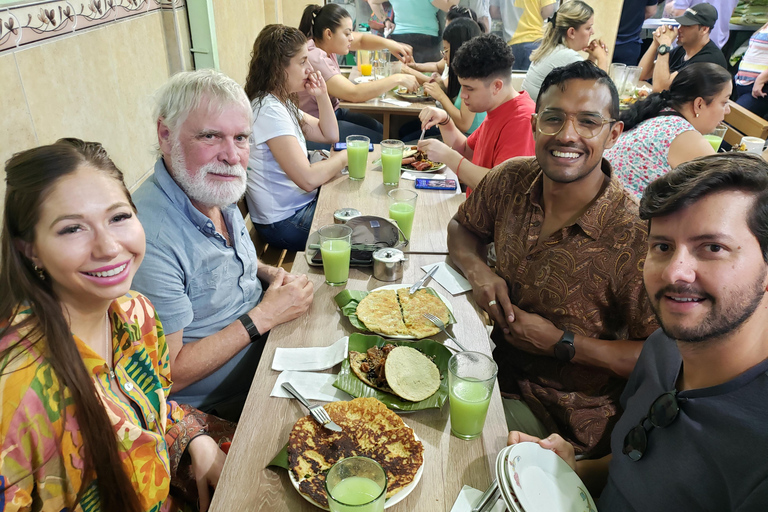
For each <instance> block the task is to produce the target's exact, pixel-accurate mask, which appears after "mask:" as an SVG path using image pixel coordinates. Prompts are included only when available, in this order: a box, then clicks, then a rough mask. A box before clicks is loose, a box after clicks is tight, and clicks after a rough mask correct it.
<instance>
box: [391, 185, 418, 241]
mask: <svg viewBox="0 0 768 512" xmlns="http://www.w3.org/2000/svg"><path fill="white" fill-rule="evenodd" d="M387 195H388V196H389V218H390V219H393V220H395V221H397V225H398V227H399V228H400V231H402V232H403V236H405V238H406V239H407V240H410V239H411V229H412V228H413V214H414V212H415V211H416V199H417V198H418V197H419V194H417V193H416V192H414V191H413V190H410V189H407V188H396V189H393V190H390V191H389V192H388V193H387Z"/></svg>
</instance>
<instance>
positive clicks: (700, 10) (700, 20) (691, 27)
mask: <svg viewBox="0 0 768 512" xmlns="http://www.w3.org/2000/svg"><path fill="white" fill-rule="evenodd" d="M675 21H676V22H677V23H679V24H680V27H679V28H677V27H673V26H669V25H662V26H660V27H659V28H657V29H656V31H655V32H654V33H653V43H651V46H650V47H649V48H648V51H646V52H645V55H643V58H642V59H641V60H640V66H641V67H642V68H643V74H642V76H641V79H642V80H648V79H650V78H653V91H654V92H661V91H663V90H665V89H669V84H671V83H672V80H673V79H674V78H675V76H676V75H677V72H678V71H680V70H681V69H682V68H684V67H685V66H687V65H689V64H693V63H694V62H712V63H714V64H719V65H720V66H723V67H724V68H726V69H727V68H728V65H727V63H726V61H725V56H724V55H723V52H721V51H720V49H719V48H718V47H717V46H716V45H715V43H713V42H712V41H710V39H709V34H710V32H711V31H712V27H713V26H714V25H715V22H716V21H717V9H715V8H714V7H713V6H711V5H710V4H708V3H700V4H696V5H694V6H693V7H689V8H688V9H686V10H685V13H683V15H682V16H678V17H677V18H675ZM675 38H677V43H678V45H679V46H678V47H677V48H675V49H674V50H673V49H672V48H671V45H672V43H673V42H674V40H675Z"/></svg>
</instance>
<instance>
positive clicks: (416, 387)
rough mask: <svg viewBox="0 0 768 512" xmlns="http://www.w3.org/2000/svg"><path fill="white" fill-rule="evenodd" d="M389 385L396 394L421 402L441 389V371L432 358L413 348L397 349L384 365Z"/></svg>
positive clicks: (402, 347)
mask: <svg viewBox="0 0 768 512" xmlns="http://www.w3.org/2000/svg"><path fill="white" fill-rule="evenodd" d="M384 373H385V375H386V377H387V384H388V385H389V387H391V388H392V391H394V393H395V394H396V395H397V396H399V397H401V398H404V399H406V400H410V401H411V402H420V401H422V400H426V399H427V398H429V397H431V396H432V395H434V394H435V393H436V392H437V390H438V389H439V388H440V370H439V369H438V368H437V365H436V364H435V363H434V362H432V360H431V359H430V358H428V357H427V356H425V355H424V354H422V353H421V352H419V351H418V350H416V349H415V348H412V347H404V346H400V347H396V348H394V349H393V350H392V351H391V352H390V353H389V355H388V356H387V359H386V362H385V363H384Z"/></svg>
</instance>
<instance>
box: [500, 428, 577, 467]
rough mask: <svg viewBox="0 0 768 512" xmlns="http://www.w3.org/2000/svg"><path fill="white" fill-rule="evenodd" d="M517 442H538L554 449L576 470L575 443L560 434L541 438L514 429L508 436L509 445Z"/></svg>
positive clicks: (546, 447) (548, 448) (547, 448)
mask: <svg viewBox="0 0 768 512" xmlns="http://www.w3.org/2000/svg"><path fill="white" fill-rule="evenodd" d="M517 443H537V444H538V445H539V446H541V447H542V448H544V449H545V450H552V451H553V452H555V453H556V454H557V455H558V456H559V457H560V458H561V459H563V460H564V461H565V462H567V463H568V465H569V466H571V469H573V470H574V471H576V453H575V452H574V450H573V445H572V444H571V443H569V442H568V441H566V440H565V439H563V438H562V437H560V436H559V435H558V434H552V435H550V436H549V437H547V438H546V439H539V438H538V437H534V436H531V435H528V434H525V433H523V432H518V431H517V430H513V431H512V432H510V433H509V436H507V446H510V445H513V444H517Z"/></svg>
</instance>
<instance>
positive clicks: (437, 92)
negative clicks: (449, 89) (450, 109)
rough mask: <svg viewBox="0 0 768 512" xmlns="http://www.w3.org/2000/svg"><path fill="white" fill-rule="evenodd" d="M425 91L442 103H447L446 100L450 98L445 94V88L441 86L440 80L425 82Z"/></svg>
mask: <svg viewBox="0 0 768 512" xmlns="http://www.w3.org/2000/svg"><path fill="white" fill-rule="evenodd" d="M424 92H425V93H427V94H429V95H430V96H432V97H433V98H435V99H436V100H437V101H439V102H440V103H445V100H446V99H448V96H447V95H446V94H445V91H443V88H442V87H440V84H439V83H438V82H426V83H425V84H424Z"/></svg>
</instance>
